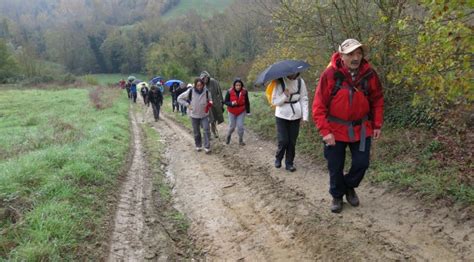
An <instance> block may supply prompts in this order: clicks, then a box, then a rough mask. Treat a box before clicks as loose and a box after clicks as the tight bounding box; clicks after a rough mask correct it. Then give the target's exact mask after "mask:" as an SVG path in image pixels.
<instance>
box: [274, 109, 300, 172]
mask: <svg viewBox="0 0 474 262" xmlns="http://www.w3.org/2000/svg"><path fill="white" fill-rule="evenodd" d="M300 120H301V119H297V120H286V119H283V118H279V117H276V126H277V137H278V149H277V152H276V156H275V157H276V159H277V160H278V161H281V160H282V159H283V157H284V156H285V164H286V165H287V166H292V165H293V161H294V159H295V147H296V139H297V138H298V134H299V132H300Z"/></svg>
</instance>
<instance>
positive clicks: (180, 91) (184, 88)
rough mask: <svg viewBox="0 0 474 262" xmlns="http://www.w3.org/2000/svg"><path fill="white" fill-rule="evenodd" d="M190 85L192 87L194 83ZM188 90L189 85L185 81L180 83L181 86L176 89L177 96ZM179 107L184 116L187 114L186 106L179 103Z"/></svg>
mask: <svg viewBox="0 0 474 262" xmlns="http://www.w3.org/2000/svg"><path fill="white" fill-rule="evenodd" d="M189 86H191V87H192V85H189ZM186 90H188V87H187V86H186V85H185V84H184V83H182V84H181V85H179V88H178V90H177V91H176V97H179V96H180V95H181V94H182V93H184V92H186ZM178 107H179V112H181V115H183V116H184V115H186V106H185V105H182V104H179V103H178Z"/></svg>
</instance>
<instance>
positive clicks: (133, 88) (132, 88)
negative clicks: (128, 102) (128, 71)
mask: <svg viewBox="0 0 474 262" xmlns="http://www.w3.org/2000/svg"><path fill="white" fill-rule="evenodd" d="M130 96H131V99H132V101H133V103H136V102H137V84H136V83H133V82H132V84H131V86H130Z"/></svg>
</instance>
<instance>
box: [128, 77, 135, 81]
mask: <svg viewBox="0 0 474 262" xmlns="http://www.w3.org/2000/svg"><path fill="white" fill-rule="evenodd" d="M135 79H136V77H134V76H129V77H128V78H127V80H128V81H134V80H135Z"/></svg>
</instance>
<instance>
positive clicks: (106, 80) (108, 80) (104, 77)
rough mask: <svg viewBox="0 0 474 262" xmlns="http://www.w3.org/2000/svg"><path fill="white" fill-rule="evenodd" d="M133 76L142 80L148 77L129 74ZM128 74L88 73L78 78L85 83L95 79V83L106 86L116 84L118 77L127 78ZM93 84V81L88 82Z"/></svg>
mask: <svg viewBox="0 0 474 262" xmlns="http://www.w3.org/2000/svg"><path fill="white" fill-rule="evenodd" d="M130 75H133V76H135V77H136V78H137V79H141V80H143V81H146V82H148V80H150V79H148V77H147V76H146V75H143V74H130ZM128 76H129V75H124V74H89V75H85V76H81V77H80V78H81V79H83V80H84V81H85V82H86V83H89V82H90V81H94V80H95V81H96V82H97V84H99V85H103V86H107V85H112V84H118V82H119V81H120V79H122V78H123V79H125V80H127V78H128ZM89 84H93V83H89Z"/></svg>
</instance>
